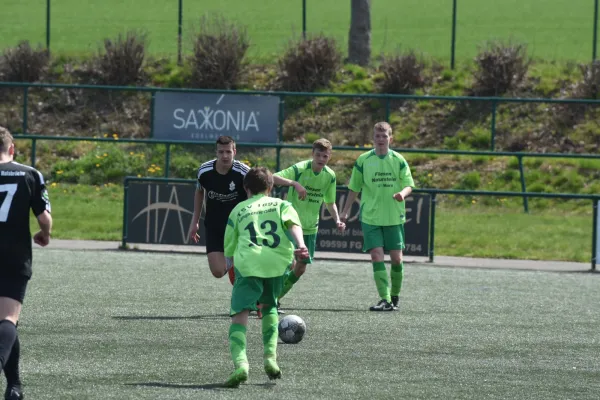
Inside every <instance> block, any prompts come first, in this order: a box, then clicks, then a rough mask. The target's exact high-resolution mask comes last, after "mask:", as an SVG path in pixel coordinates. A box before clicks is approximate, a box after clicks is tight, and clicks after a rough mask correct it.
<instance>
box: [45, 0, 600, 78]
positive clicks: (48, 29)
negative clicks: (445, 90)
mask: <svg viewBox="0 0 600 400" xmlns="http://www.w3.org/2000/svg"><path fill="white" fill-rule="evenodd" d="M299 1H301V3H302V6H301V7H302V14H301V16H300V18H299V20H301V21H302V36H303V37H306V33H307V26H308V25H309V21H307V19H308V18H307V9H308V7H309V6H310V8H311V9H312V8H317V7H318V4H315V3H313V4H307V0H299ZM459 3H460V2H459V1H458V0H452V12H451V21H450V24H449V25H450V26H449V29H450V36H451V39H450V67H451V68H452V69H454V67H455V64H456V42H457V16H458V11H459V5H460V4H459ZM51 4H52V1H51V0H46V27H45V28H46V29H45V33H46V49H47V50H48V51H50V48H51V41H50V37H51V21H52V18H51ZM183 6H184V4H183V0H177V21H175V15H173V32H175V26H177V41H176V48H177V61H178V63H180V64H181V62H182V41H183V17H184V11H183ZM349 6H350V4H349V3H348V2H346V3H345V7H349ZM590 15H593V31H592V60H596V54H597V31H598V0H594V2H593V10H590ZM425 29H426V28H425ZM99 39H100V38H99ZM174 44H175V43H174Z"/></svg>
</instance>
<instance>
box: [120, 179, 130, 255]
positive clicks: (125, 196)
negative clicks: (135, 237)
mask: <svg viewBox="0 0 600 400" xmlns="http://www.w3.org/2000/svg"><path fill="white" fill-rule="evenodd" d="M123 190H124V193H123V237H122V238H121V249H122V250H125V249H126V248H127V200H128V198H129V178H125V182H123Z"/></svg>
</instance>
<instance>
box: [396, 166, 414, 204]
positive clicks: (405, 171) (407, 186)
mask: <svg viewBox="0 0 600 400" xmlns="http://www.w3.org/2000/svg"><path fill="white" fill-rule="evenodd" d="M400 182H401V183H402V186H403V189H402V190H401V191H399V192H398V193H395V194H394V199H396V201H404V200H405V199H406V198H407V197H408V196H410V195H411V193H412V191H413V188H414V187H415V182H414V180H413V177H412V174H411V172H410V167H409V166H408V163H407V162H406V161H405V160H402V161H401V163H400Z"/></svg>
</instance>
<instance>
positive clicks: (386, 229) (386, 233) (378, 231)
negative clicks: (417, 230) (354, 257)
mask: <svg viewBox="0 0 600 400" xmlns="http://www.w3.org/2000/svg"><path fill="white" fill-rule="evenodd" d="M361 226H362V231H363V251H364V252H367V251H370V250H371V249H374V248H377V247H383V250H384V251H390V250H403V249H404V224H400V225H391V226H376V225H369V224H365V223H364V222H361Z"/></svg>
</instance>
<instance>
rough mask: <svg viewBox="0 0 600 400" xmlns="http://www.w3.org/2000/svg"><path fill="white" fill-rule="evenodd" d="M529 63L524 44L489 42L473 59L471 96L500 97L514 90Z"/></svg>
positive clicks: (522, 78)
mask: <svg viewBox="0 0 600 400" xmlns="http://www.w3.org/2000/svg"><path fill="white" fill-rule="evenodd" d="M530 63H531V61H530V60H529V58H528V57H527V46H525V45H524V44H512V43H508V44H506V43H503V42H489V43H488V44H487V45H486V47H485V48H483V49H482V50H480V51H479V54H478V55H477V56H476V57H475V64H476V71H475V73H474V80H475V82H474V85H473V89H472V94H473V95H475V96H500V95H503V94H505V93H507V92H509V91H512V90H514V89H516V88H517V87H518V85H519V84H520V83H521V82H523V80H524V78H525V76H526V75H527V70H528V69H529V64H530Z"/></svg>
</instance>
